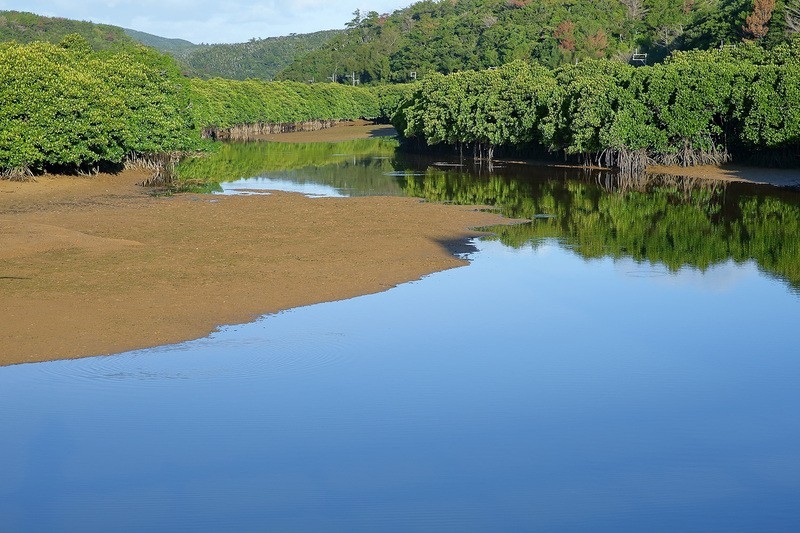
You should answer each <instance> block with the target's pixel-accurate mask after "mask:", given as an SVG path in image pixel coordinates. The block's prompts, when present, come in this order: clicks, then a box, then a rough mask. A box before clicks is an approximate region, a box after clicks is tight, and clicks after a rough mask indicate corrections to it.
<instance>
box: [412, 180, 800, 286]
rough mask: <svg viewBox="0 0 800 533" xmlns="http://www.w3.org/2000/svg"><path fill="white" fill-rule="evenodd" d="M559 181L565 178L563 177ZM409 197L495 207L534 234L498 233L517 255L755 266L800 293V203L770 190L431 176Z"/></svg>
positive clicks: (507, 229) (519, 230) (674, 265)
mask: <svg viewBox="0 0 800 533" xmlns="http://www.w3.org/2000/svg"><path fill="white" fill-rule="evenodd" d="M553 174H556V176H553ZM403 188H404V190H405V191H406V193H407V194H410V195H413V196H420V197H423V198H428V199H430V200H435V201H441V202H454V203H459V204H486V205H491V206H494V207H496V208H497V209H498V210H499V211H500V212H501V213H502V214H504V215H505V216H508V217H512V218H526V219H530V220H531V222H529V223H526V224H520V225H514V226H504V227H498V228H494V229H493V230H494V232H495V234H496V237H495V238H497V239H499V240H500V241H502V242H503V243H505V244H507V245H509V246H513V247H522V246H536V245H537V244H538V243H540V242H541V241H542V240H544V239H559V240H561V241H562V242H564V243H565V244H567V245H569V246H570V248H572V249H574V250H575V252H576V253H578V254H580V255H581V256H583V257H585V258H600V257H613V258H632V259H634V260H636V261H649V262H652V263H660V264H664V265H666V266H667V267H668V268H670V269H671V270H677V269H679V268H680V267H682V266H692V267H695V268H699V269H701V270H704V269H707V268H708V267H710V266H712V265H715V264H719V263H723V262H726V261H728V260H733V261H735V262H737V263H742V262H745V261H749V260H754V261H756V262H757V263H758V265H759V266H760V267H761V268H762V269H764V270H765V271H766V272H768V273H771V274H773V275H775V276H778V277H780V278H782V279H784V280H787V281H789V282H790V283H791V284H792V285H793V286H795V287H800V197H799V196H798V194H797V193H793V192H789V191H779V190H776V189H771V188H766V187H754V186H748V185H744V184H734V183H722V182H715V181H711V180H703V179H691V178H690V179H684V178H680V177H676V176H669V175H649V176H642V177H632V176H624V175H619V174H617V175H614V174H611V173H608V172H605V171H599V170H581V171H574V170H572V169H556V170H554V171H553V172H552V173H551V174H550V177H541V176H539V177H533V178H526V177H525V176H524V173H519V172H517V173H516V175H514V173H513V172H511V173H509V174H508V175H506V176H502V175H497V174H496V175H490V176H474V175H472V174H469V173H465V172H454V171H446V170H441V169H437V168H429V169H428V171H427V172H426V174H425V175H424V176H411V177H408V178H406V179H405V180H404V182H403Z"/></svg>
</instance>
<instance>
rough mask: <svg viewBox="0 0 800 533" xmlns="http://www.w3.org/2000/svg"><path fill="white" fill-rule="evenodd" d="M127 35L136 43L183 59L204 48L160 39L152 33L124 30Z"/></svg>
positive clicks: (184, 41)
mask: <svg viewBox="0 0 800 533" xmlns="http://www.w3.org/2000/svg"><path fill="white" fill-rule="evenodd" d="M122 31H124V32H125V34H126V35H127V36H128V37H130V38H131V39H133V40H134V41H137V42H140V43H142V44H143V45H145V46H149V47H151V48H155V49H156V50H161V51H162V52H165V53H167V54H169V55H171V56H174V57H176V58H178V59H181V58H183V57H185V56H187V55H189V54H191V53H192V52H193V51H194V50H196V49H197V48H199V47H201V46H203V45H198V44H195V43H193V42H190V41H187V40H185V39H170V38H167V37H160V36H158V35H153V34H151V33H145V32H143V31H137V30H132V29H130V28H122Z"/></svg>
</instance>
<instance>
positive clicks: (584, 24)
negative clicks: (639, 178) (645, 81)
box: [278, 0, 787, 83]
mask: <svg viewBox="0 0 800 533" xmlns="http://www.w3.org/2000/svg"><path fill="white" fill-rule="evenodd" d="M751 10H752V0H677V1H675V0H626V1H620V0H574V1H570V2H562V1H556V0H538V1H532V0H459V1H457V2H456V1H451V0H438V1H434V0H425V1H422V2H417V3H415V4H413V5H411V6H409V7H407V8H405V9H401V10H398V11H395V12H394V13H392V14H383V15H379V14H378V13H376V12H370V13H367V14H366V15H364V14H362V13H360V12H359V13H358V14H357V16H356V17H355V18H354V19H353V21H352V22H351V23H349V24H348V29H347V30H346V31H345V32H344V33H342V34H340V35H337V36H336V37H334V38H333V39H331V40H330V41H329V42H328V43H327V44H325V45H324V46H322V47H321V48H319V49H318V50H315V51H313V52H310V53H308V54H306V55H304V56H301V57H299V58H298V59H296V60H295V61H294V62H293V63H292V64H291V65H290V66H289V67H287V68H286V69H285V70H283V71H282V72H280V73H279V74H278V79H292V80H296V81H306V80H308V79H311V78H314V79H317V80H321V79H326V78H327V77H329V76H333V77H336V78H337V79H339V80H343V79H344V76H349V75H350V74H351V73H355V74H356V76H357V77H358V79H359V80H360V81H361V82H362V83H375V82H383V83H385V82H394V83H397V82H408V81H410V80H411V74H412V73H416V76H417V77H418V78H419V79H422V78H424V77H427V76H429V75H430V74H433V73H436V72H438V73H440V74H450V73H454V72H459V71H464V70H485V69H488V68H493V67H499V66H501V65H504V64H507V63H510V62H513V61H515V60H522V61H525V62H530V63H538V64H541V65H544V66H548V67H550V68H555V67H558V66H560V65H564V64H572V63H574V62H575V61H585V60H587V59H603V58H606V59H610V58H617V59H625V60H627V58H629V57H630V56H631V54H632V53H633V52H634V51H637V50H638V51H639V52H644V53H647V54H648V63H650V64H652V63H653V62H658V61H660V60H661V59H663V58H664V57H666V56H668V55H669V54H670V53H671V52H672V51H674V50H689V49H694V48H711V47H717V46H719V45H720V43H725V44H734V43H738V42H740V41H741V39H742V36H743V35H742V24H743V23H744V20H745V17H746V16H747V15H748V13H749V12H750V11H751ZM783 10H784V7H783V4H782V3H781V2H780V1H779V2H778V4H777V5H776V12H775V16H774V17H773V21H772V22H771V26H770V33H769V35H768V36H767V38H766V39H765V40H764V41H765V42H764V43H763V44H765V45H768V47H772V46H775V45H778V44H779V43H781V42H785V41H786V40H787V36H786V32H785V31H784V29H785V22H783V21H784V18H785V17H784V14H783Z"/></svg>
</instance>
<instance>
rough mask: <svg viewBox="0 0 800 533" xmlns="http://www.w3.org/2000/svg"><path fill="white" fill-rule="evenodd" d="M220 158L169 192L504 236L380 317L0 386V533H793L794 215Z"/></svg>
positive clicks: (794, 202) (612, 188)
mask: <svg viewBox="0 0 800 533" xmlns="http://www.w3.org/2000/svg"><path fill="white" fill-rule="evenodd" d="M230 146H231V148H229V149H230V150H239V151H240V152H239V155H234V154H233V152H229V153H225V154H222V155H220V156H219V158H220V161H221V160H228V161H236V162H237V166H236V168H230V169H228V170H223V169H222V167H221V166H220V165H221V163H220V162H219V161H215V160H213V159H212V160H209V159H204V160H202V161H198V162H194V163H188V165H189V167H190V170H189V171H187V173H189V172H197V173H202V172H211V171H209V170H208V169H209V168H213V169H214V170H213V172H214V174H215V175H218V176H220V177H221V178H226V179H231V180H235V179H236V178H241V177H251V178H252V177H253V176H257V177H256V178H254V179H251V180H250V181H238V182H234V183H225V184H222V185H219V186H215V187H214V188H215V189H216V190H217V193H225V194H241V193H251V194H252V193H258V194H264V193H268V190H269V189H273V188H279V189H284V190H295V191H300V192H303V193H305V194H309V195H314V196H326V195H343V196H350V195H365V194H403V195H410V196H417V197H420V198H422V199H425V200H429V201H445V202H453V203H469V204H485V205H490V206H493V207H494V208H495V209H498V210H499V211H501V212H502V213H503V214H505V215H507V216H510V217H515V218H527V219H530V220H531V222H530V223H526V224H520V225H515V226H511V227H502V228H494V229H493V230H494V231H493V235H492V236H490V237H487V238H484V239H478V240H474V241H471V242H468V243H461V245H460V246H457V247H456V248H457V253H459V254H461V255H463V256H464V257H467V258H469V260H470V264H469V266H467V267H464V268H459V269H455V270H450V271H446V272H441V273H437V274H434V275H431V276H428V277H426V278H424V279H422V280H420V281H417V282H414V283H408V284H405V285H401V286H399V287H396V288H393V289H391V290H388V291H386V292H383V293H380V294H374V295H369V296H363V297H359V298H354V299H351V300H346V301H339V302H332V303H326V304H320V305H314V306H310V307H305V308H299V309H293V310H290V311H286V312H282V313H279V314H276V315H268V316H264V317H262V318H261V319H259V320H257V321H256V322H253V323H251V324H246V325H240V326H230V327H222V328H220V330H219V331H218V332H215V333H214V334H212V335H211V336H209V337H207V338H204V339H199V340H195V341H191V342H186V343H182V344H178V345H173V346H163V347H159V348H155V349H149V350H141V351H137V352H129V353H124V354H119V355H115V356H109V357H98V358H87V359H80V360H68V361H56V362H48V363H36V364H27V365H17V366H11V367H4V368H0V404H2V406H3V408H2V410H0V435H2V437H1V438H0V470H1V471H2V476H0V517H2V526H0V530H2V531H107V530H110V529H114V530H115V531H142V530H169V531H179V530H191V531H219V530H237V531H265V530H270V531H796V530H798V529H800V507H798V505H797V501H798V497H800V424H798V423H797V414H796V411H797V407H798V406H800V387H798V386H797V382H798V378H800V357H798V353H800V351H798V349H797V347H796V346H795V342H796V339H797V335H796V331H797V320H798V317H800V292H799V291H798V289H799V288H800V231H799V229H800V228H799V226H800V194H798V192H797V191H794V190H788V189H778V188H775V187H768V186H754V185H747V184H736V183H729V184H720V183H712V182H703V181H697V180H680V179H676V178H670V177H666V176H655V177H651V178H649V179H647V180H620V179H617V178H614V177H613V176H609V175H606V174H603V173H600V172H596V171H595V172H581V171H575V170H568V169H553V168H547V167H528V166H524V165H514V164H507V165H502V164H500V165H498V166H497V168H494V169H492V170H491V171H490V170H488V169H486V168H485V167H478V168H474V167H473V166H472V164H471V162H466V163H463V164H464V165H465V166H457V165H461V164H462V162H460V161H457V160H432V159H419V158H414V157H409V156H403V155H401V154H399V153H396V152H395V147H394V145H393V144H392V143H391V142H390V141H386V140H375V141H370V142H360V143H349V144H348V143H341V144H337V145H323V146H317V147H314V148H311V147H308V146H293V145H272V144H263V143H262V144H253V145H230ZM226 149H227V148H226ZM310 152H313V153H310ZM265 154H267V155H265ZM293 158H294V159H293ZM277 161H280V162H281V163H280V164H277V163H276V162H277ZM365 231H368V228H365Z"/></svg>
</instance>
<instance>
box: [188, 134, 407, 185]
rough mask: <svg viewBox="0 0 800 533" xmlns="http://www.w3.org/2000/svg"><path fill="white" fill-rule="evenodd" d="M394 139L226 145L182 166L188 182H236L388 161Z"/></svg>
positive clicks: (393, 150)
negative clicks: (317, 169) (264, 175)
mask: <svg viewBox="0 0 800 533" xmlns="http://www.w3.org/2000/svg"><path fill="white" fill-rule="evenodd" d="M396 148H397V142H396V141H394V140H393V139H358V140H354V141H344V142H338V143H274V142H250V143H224V144H222V145H220V147H219V149H218V150H217V151H215V152H213V153H211V154H207V155H201V156H198V157H193V158H189V159H186V160H184V161H182V162H181V163H180V165H179V166H178V174H179V176H180V178H181V179H184V180H203V181H206V182H217V183H219V182H223V181H234V180H237V179H241V178H251V177H255V176H260V175H262V174H264V173H267V172H275V171H285V170H297V169H306V168H322V167H326V166H333V167H336V166H342V165H347V164H348V163H351V162H352V163H353V166H358V164H359V161H361V162H364V161H366V163H364V164H368V163H369V162H370V161H384V159H375V158H390V157H392V156H393V155H394V152H395V149H396Z"/></svg>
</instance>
